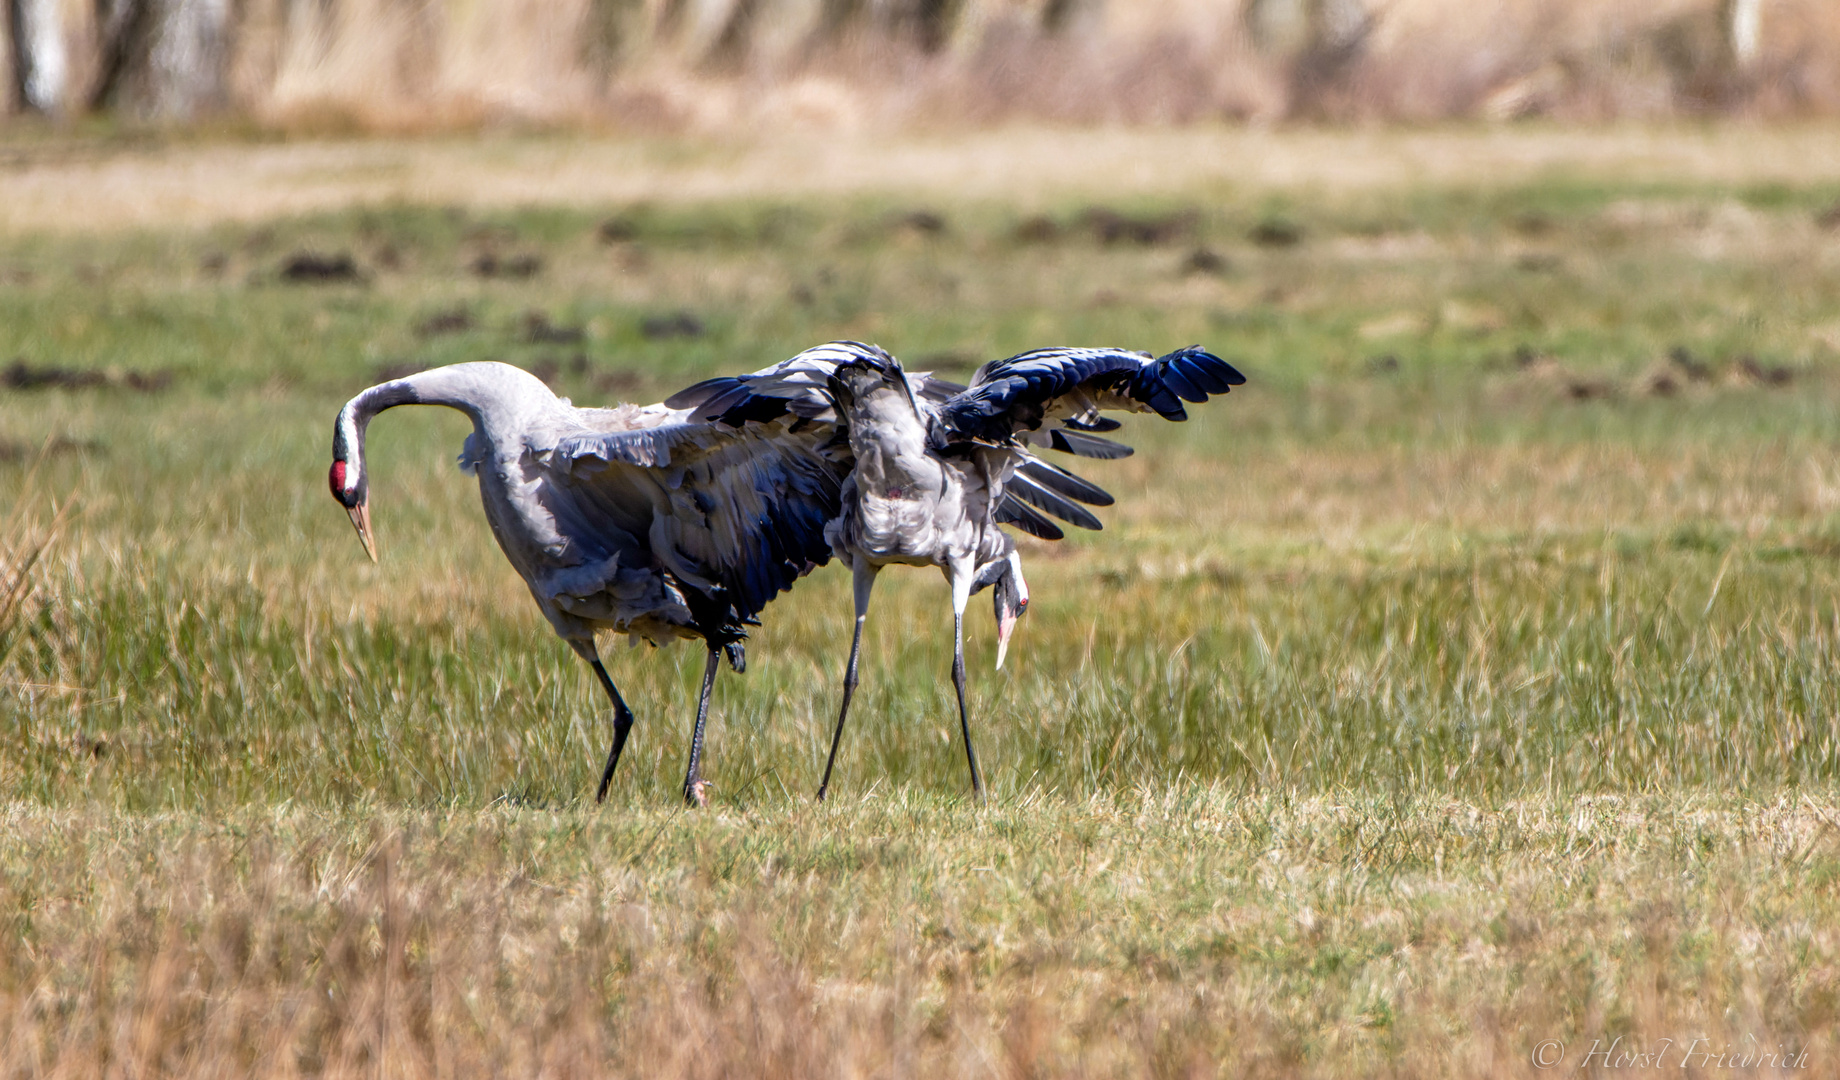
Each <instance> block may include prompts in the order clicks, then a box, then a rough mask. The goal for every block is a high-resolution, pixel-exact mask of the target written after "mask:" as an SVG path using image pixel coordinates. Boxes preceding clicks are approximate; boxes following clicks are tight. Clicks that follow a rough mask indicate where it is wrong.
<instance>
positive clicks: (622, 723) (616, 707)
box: [588, 656, 633, 803]
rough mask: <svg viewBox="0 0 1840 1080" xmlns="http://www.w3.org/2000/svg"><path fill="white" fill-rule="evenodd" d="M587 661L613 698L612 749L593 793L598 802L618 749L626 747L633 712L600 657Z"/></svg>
mask: <svg viewBox="0 0 1840 1080" xmlns="http://www.w3.org/2000/svg"><path fill="white" fill-rule="evenodd" d="M588 663H590V664H592V665H594V674H596V675H598V676H600V680H601V687H602V688H603V689H605V690H606V691H607V696H608V697H610V698H612V699H613V749H611V750H609V751H607V768H606V769H604V770H603V771H602V772H601V786H600V790H598V791H596V792H595V793H594V801H595V802H597V803H600V802H605V801H606V799H607V785H609V784H611V783H613V767H614V766H615V765H618V764H619V763H620V751H622V750H624V749H626V736H627V735H628V734H629V733H631V731H632V726H633V714H632V710H631V709H629V708H627V707H626V699H625V698H623V697H621V696H620V688H619V687H617V686H615V685H613V677H612V676H610V675H608V674H607V669H606V668H604V667H602V666H601V658H600V657H598V656H589V657H588Z"/></svg>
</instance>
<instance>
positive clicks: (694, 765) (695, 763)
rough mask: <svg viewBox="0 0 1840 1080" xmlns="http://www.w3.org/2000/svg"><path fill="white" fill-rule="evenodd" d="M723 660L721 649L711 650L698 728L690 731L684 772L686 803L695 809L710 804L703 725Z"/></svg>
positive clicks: (700, 697)
mask: <svg viewBox="0 0 1840 1080" xmlns="http://www.w3.org/2000/svg"><path fill="white" fill-rule="evenodd" d="M721 658H722V650H721V649H716V648H712V649H710V650H709V661H708V663H705V664H704V665H703V692H702V693H701V694H700V695H698V696H697V699H696V727H694V728H692V729H691V731H690V767H689V768H687V769H685V770H684V802H686V803H688V804H689V805H691V806H695V807H702V806H705V805H707V804H708V802H709V798H708V796H707V795H706V794H705V793H704V790H703V789H704V788H705V787H707V786H708V785H706V784H705V783H704V782H703V724H704V722H705V721H707V720H708V719H709V691H710V690H711V689H712V688H713V687H714V686H715V684H716V662H717V661H718V660H720V659H721Z"/></svg>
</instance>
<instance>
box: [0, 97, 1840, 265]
mask: <svg viewBox="0 0 1840 1080" xmlns="http://www.w3.org/2000/svg"><path fill="white" fill-rule="evenodd" d="M8 154H9V162H10V167H8V168H5V169H0V232H5V233H15V234H17V233H22V232H42V231H59V232H63V231H97V230H107V229H116V228H123V227H156V226H170V225H181V226H190V225H206V224H210V223H214V222H222V221H237V222H251V221H259V220H262V219H264V218H272V217H276V216H284V215H295V214H304V213H311V212H315V211H324V210H332V209H338V208H342V207H348V206H354V205H355V206H370V205H390V204H399V203H409V204H440V205H449V206H460V207H468V208H473V209H480V210H491V209H504V208H512V207H528V206H589V207H593V206H604V205H609V204H620V203H631V202H644V201H654V202H659V203H666V204H673V203H697V202H707V201H715V200H724V199H760V200H768V199H795V198H811V197H832V196H864V197H871V198H876V197H910V198H929V197H930V198H944V199H948V200H950V201H952V202H954V203H957V202H963V201H967V200H998V201H1002V202H1005V203H1012V204H1014V205H1015V206H1017V207H1019V208H1022V209H1030V208H1038V207H1041V206H1044V205H1049V204H1054V203H1059V202H1064V201H1066V200H1069V199H1073V198H1080V197H1083V196H1085V197H1105V198H1133V197H1135V198H1157V197H1165V198H1166V197H1170V196H1179V195H1183V194H1189V193H1193V192H1195V191H1197V190H1201V191H1207V190H1213V189H1220V190H1226V191H1241V192H1249V193H1264V192H1288V193H1292V194H1293V195H1296V194H1297V193H1305V194H1307V195H1308V197H1311V198H1315V197H1317V196H1319V195H1320V196H1324V197H1329V198H1342V199H1345V198H1347V197H1348V196H1350V195H1358V194H1360V193H1363V192H1374V191H1378V192H1386V193H1399V192H1404V191H1407V190H1410V189H1412V188H1413V187H1415V186H1418V185H1433V186H1458V187H1469V188H1478V189H1481V190H1489V189H1495V188H1508V187H1511V186H1514V185H1518V184H1529V183H1537V182H1540V181H1541V180H1543V179H1548V178H1552V177H1564V178H1566V179H1567V180H1568V181H1571V182H1588V181H1601V182H1609V183H1627V184H1633V185H1681V184H1717V185H1744V184H1761V183H1783V182H1795V183H1801V184H1818V183H1831V182H1833V181H1834V180H1836V179H1840V133H1837V132H1836V131H1835V130H1834V129H1833V128H1832V127H1829V126H1822V125H1794V126H1785V127H1772V128H1757V127H1750V126H1744V125H1721V126H1708V127H1695V128H1680V127H1669V126H1657V127H1652V128H1632V129H1617V130H1588V129H1585V130H1579V129H1571V130H1566V129H1558V128H1548V127H1537V128H1502V129H1496V130H1490V131H1480V132H1478V131H1473V130H1455V129H1445V130H1426V131H1357V132H1327V131H1306V130H1298V131H1261V130H1248V129H1233V128H1224V127H1207V128H1197V129H1184V130H1180V131H1175V130H1127V129H1118V128H1114V129H1104V130H1096V131H1077V130H1068V129H1056V128H1044V127H1021V128H1009V129H1004V130H1001V131H993V132H980V133H966V134H958V135H952V136H943V135H905V136H902V135H890V136H862V137H857V138H848V139H834V138H828V137H819V136H813V135H797V134H793V135H785V136H781V135H775V134H766V135H762V136H760V137H759V138H758V139H755V140H751V141H748V142H744V143H717V142H711V141H689V140H684V141H678V140H646V139H617V138H607V139H602V138H576V137H566V138H565V137H533V138H509V137H487V138H482V139H476V140H464V141H463V140H448V139H418V140H403V141H372V140H362V141H359V140H348V139H333V140H325V141H304V142H290V143H284V144H225V143H213V142H205V143H194V142H177V143H174V144H171V145H140V146H137V145H132V144H127V145H106V144H99V143H90V144H85V143H68V142H48V143H35V142H22V143H20V144H17V145H15V146H13V147H11V148H10V150H9V151H8ZM1043 161H1067V162H1077V163H1078V165H1077V167H1065V168H1060V167H1057V168H1042V167H1040V163H1041V162H1043ZM1632 206H1636V209H1638V210H1639V209H1640V207H1639V205H1636V204H1632ZM1663 209H1665V207H1663ZM1604 224H1605V228H1606V229H1607V230H1610V229H1616V228H1621V229H1623V231H1628V228H1629V223H1628V222H1623V223H1621V224H1619V222H1618V221H1615V220H1607V221H1606V222H1605V223H1604ZM1660 224H1665V225H1670V226H1671V225H1683V226H1684V225H1690V224H1692V223H1691V222H1666V223H1660ZM1713 224H1717V223H1716V222H1714V223H1713ZM1656 231H1662V230H1660V229H1659V228H1657V229H1656ZM1672 231H1673V232H1675V233H1676V234H1682V235H1686V232H1685V230H1684V229H1679V230H1672ZM1691 235H1698V233H1694V234H1691ZM1787 238H1788V239H1790V240H1793V241H1795V242H1798V243H1800V244H1803V245H1807V244H1812V243H1817V242H1818V241H1819V236H1818V235H1816V234H1811V233H1810V232H1809V231H1808V230H1807V229H1806V228H1802V227H1800V223H1797V227H1796V228H1795V229H1794V230H1793V232H1792V235H1790V236H1788V237H1787ZM1716 239H1717V236H1716V235H1712V236H1711V237H1710V239H1709V241H1708V242H1711V241H1713V240H1716ZM1770 239H1772V240H1777V239H1783V237H1771V238H1770ZM1383 240H1384V241H1385V243H1387V244H1390V245H1392V246H1391V248H1385V247H1380V246H1377V242H1375V241H1373V240H1371V239H1370V240H1367V241H1359V240H1338V241H1337V243H1338V244H1340V245H1342V248H1338V250H1342V249H1345V253H1346V254H1347V256H1348V257H1350V258H1367V259H1374V258H1379V259H1396V258H1401V257H1404V256H1409V255H1412V254H1425V253H1426V252H1413V251H1411V250H1407V249H1402V248H1401V245H1402V244H1407V243H1409V242H1410V238H1409V237H1406V238H1401V237H1399V236H1389V237H1385V238H1383ZM1430 253H1435V251H1433V252H1430ZM1188 285H1189V286H1190V287H1205V286H1206V282H1205V281H1202V280H1200V279H1195V280H1193V281H1191V282H1189V283H1188Z"/></svg>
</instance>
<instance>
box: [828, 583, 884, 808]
mask: <svg viewBox="0 0 1840 1080" xmlns="http://www.w3.org/2000/svg"><path fill="white" fill-rule="evenodd" d="M875 575H876V568H875V567H873V566H870V565H869V564H868V563H867V561H864V562H862V563H860V564H858V567H857V569H856V572H855V575H854V583H855V586H856V632H855V633H854V634H853V635H852V636H851V638H850V665H849V667H846V668H845V669H844V671H843V706H842V707H841V708H839V709H838V710H837V730H836V731H835V732H834V733H832V735H831V756H830V757H829V758H827V759H826V760H825V762H824V779H823V780H822V781H820V782H819V784H818V801H819V802H823V801H824V793H825V792H826V791H828V790H830V786H831V768H832V767H833V766H835V765H836V764H837V747H838V746H840V745H842V743H843V721H844V718H845V717H847V716H849V715H850V698H851V697H852V696H853V695H854V694H855V693H856V666H857V663H858V662H859V661H860V660H861V659H862V632H863V622H864V621H865V620H867V619H868V617H869V593H870V590H872V589H874V588H875Z"/></svg>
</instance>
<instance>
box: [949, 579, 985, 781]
mask: <svg viewBox="0 0 1840 1080" xmlns="http://www.w3.org/2000/svg"><path fill="white" fill-rule="evenodd" d="M952 687H953V689H955V690H957V691H958V730H959V731H961V732H963V733H964V736H965V764H967V765H969V766H971V790H972V791H973V792H974V793H976V795H977V799H978V802H983V801H984V778H983V777H982V776H980V775H979V774H978V764H977V751H975V750H973V749H971V720H970V718H969V717H968V716H967V715H966V714H965V612H964V609H963V607H962V606H961V607H960V609H959V610H958V611H955V612H953V613H952Z"/></svg>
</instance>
